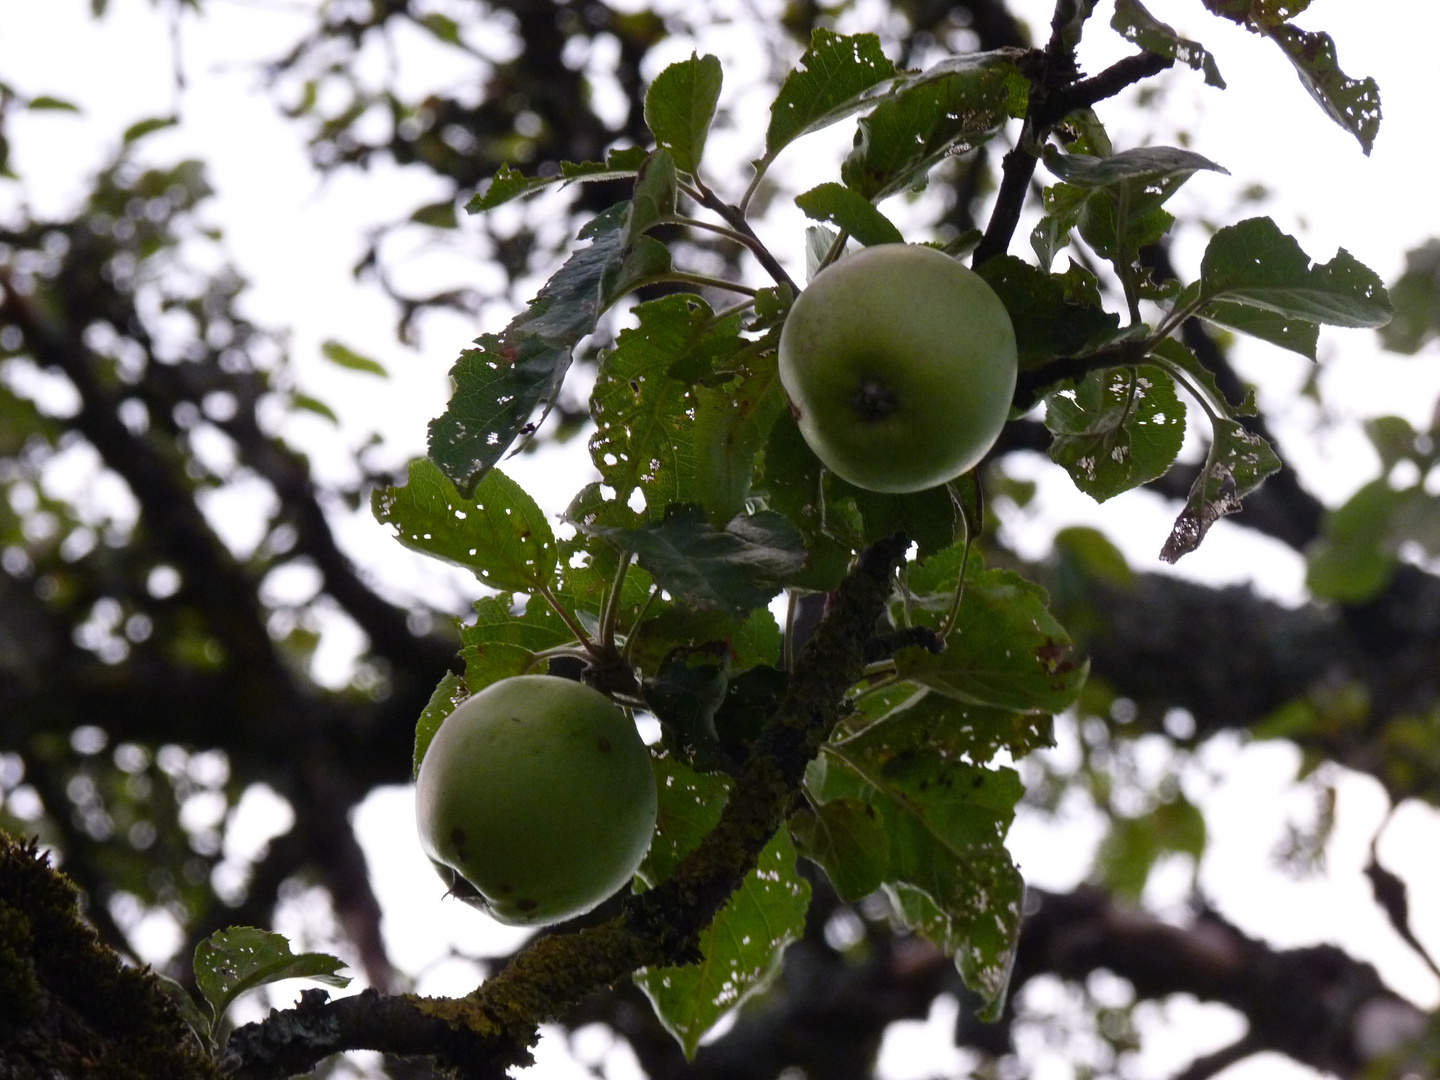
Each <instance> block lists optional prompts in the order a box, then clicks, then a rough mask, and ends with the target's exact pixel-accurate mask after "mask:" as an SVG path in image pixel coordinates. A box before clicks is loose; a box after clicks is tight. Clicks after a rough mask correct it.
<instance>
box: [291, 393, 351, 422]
mask: <svg viewBox="0 0 1440 1080" xmlns="http://www.w3.org/2000/svg"><path fill="white" fill-rule="evenodd" d="M290 404H291V405H292V406H293V407H295V408H297V409H303V410H304V411H305V412H308V413H314V414H315V415H316V416H318V417H320V418H322V419H324V420H329V421H330V422H331V423H332V424H335V425H336V426H339V424H340V417H338V416H336V415H335V410H334V409H332V408H330V406H329V405H326V404H325V403H324V402H323V401H321V400H320V399H319V398H316V397H311V396H310V395H309V394H301V393H297V392H292V393H291V394H290Z"/></svg>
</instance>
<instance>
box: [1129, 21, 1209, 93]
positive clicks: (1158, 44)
mask: <svg viewBox="0 0 1440 1080" xmlns="http://www.w3.org/2000/svg"><path fill="white" fill-rule="evenodd" d="M1110 26H1111V27H1112V28H1113V29H1114V30H1115V31H1116V32H1117V33H1119V35H1120V36H1121V37H1123V38H1124V39H1125V40H1126V41H1131V42H1134V43H1135V44H1136V45H1138V46H1140V48H1142V49H1144V50H1145V51H1146V52H1152V53H1154V54H1155V55H1157V56H1168V57H1169V58H1170V59H1172V60H1178V61H1179V62H1180V63H1182V64H1189V65H1190V67H1192V68H1194V69H1195V70H1197V71H1204V72H1205V81H1206V82H1207V83H1208V84H1209V85H1211V86H1215V87H1218V88H1219V89H1221V90H1223V89H1225V80H1224V79H1222V78H1221V77H1220V68H1219V67H1218V66H1216V64H1215V58H1214V57H1213V56H1211V55H1210V53H1209V52H1207V51H1206V49H1205V47H1204V46H1203V45H1200V44H1199V43H1197V42H1194V41H1191V40H1190V39H1189V38H1183V37H1181V36H1180V35H1179V34H1177V33H1176V32H1175V30H1174V28H1173V27H1171V26H1169V25H1167V24H1166V23H1163V22H1161V21H1160V20H1159V19H1157V18H1155V16H1153V15H1151V14H1150V12H1148V11H1147V10H1145V7H1144V5H1143V4H1141V3H1140V0H1116V2H1115V14H1114V16H1112V17H1111V19H1110Z"/></svg>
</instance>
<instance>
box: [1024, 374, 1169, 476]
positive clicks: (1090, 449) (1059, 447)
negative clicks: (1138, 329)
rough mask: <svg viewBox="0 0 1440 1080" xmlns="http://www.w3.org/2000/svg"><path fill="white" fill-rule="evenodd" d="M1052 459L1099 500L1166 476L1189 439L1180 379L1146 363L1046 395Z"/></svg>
mask: <svg viewBox="0 0 1440 1080" xmlns="http://www.w3.org/2000/svg"><path fill="white" fill-rule="evenodd" d="M1045 426H1046V427H1047V428H1049V429H1050V432H1051V433H1052V434H1053V435H1054V436H1055V438H1054V440H1053V441H1052V442H1051V444H1050V458H1051V460H1053V461H1054V462H1055V463H1056V464H1058V465H1061V466H1063V467H1064V468H1065V470H1066V471H1067V472H1068V473H1069V474H1070V478H1071V479H1072V480H1074V481H1075V486H1076V487H1078V488H1079V489H1080V490H1081V491H1083V492H1085V494H1087V495H1089V496H1090V497H1091V498H1092V499H1094V500H1096V501H1097V502H1104V501H1105V500H1106V499H1109V498H1112V497H1113V496H1115V495H1119V494H1120V493H1121V492H1123V491H1129V490H1130V489H1131V488H1136V487H1139V486H1140V485H1141V484H1144V483H1148V482H1149V481H1151V480H1154V479H1155V478H1156V477H1158V476H1163V475H1164V474H1165V473H1166V472H1167V471H1168V470H1169V468H1170V466H1171V465H1172V464H1173V463H1174V461H1175V458H1176V455H1178V454H1179V453H1180V445H1181V443H1182V442H1183V441H1184V439H1185V405H1184V403H1183V402H1181V401H1180V399H1179V398H1178V397H1177V396H1176V393H1175V382H1174V380H1173V379H1171V378H1170V376H1169V375H1167V374H1166V373H1165V372H1164V371H1163V370H1161V369H1160V368H1158V367H1155V366H1153V365H1150V364H1147V365H1144V366H1143V367H1137V368H1110V369H1107V370H1105V371H1092V372H1091V373H1090V374H1089V375H1087V376H1086V377H1085V378H1084V379H1083V380H1081V382H1080V383H1079V385H1077V386H1076V387H1075V388H1074V389H1073V390H1060V391H1057V392H1056V393H1053V394H1051V395H1049V396H1048V397H1047V398H1046V399H1045Z"/></svg>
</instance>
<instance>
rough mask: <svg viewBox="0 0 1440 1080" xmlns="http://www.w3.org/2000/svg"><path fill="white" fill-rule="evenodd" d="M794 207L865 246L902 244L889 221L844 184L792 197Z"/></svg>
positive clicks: (827, 185)
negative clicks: (846, 233)
mask: <svg viewBox="0 0 1440 1080" xmlns="http://www.w3.org/2000/svg"><path fill="white" fill-rule="evenodd" d="M795 205H796V206H798V207H800V209H801V210H803V211H804V212H805V216H806V217H808V218H810V219H811V220H813V221H828V222H830V223H831V224H832V225H837V226H839V227H840V228H842V229H844V230H845V231H846V232H848V233H849V234H850V235H851V236H853V237H855V239H856V240H859V241H860V243H862V244H865V245H866V246H869V245H871V244H903V243H904V242H905V237H904V236H903V235H901V233H900V230H899V229H897V228H896V227H895V225H894V223H893V222H891V220H890V219H889V218H887V217H886V216H885V215H884V214H882V213H880V211H879V210H877V209H875V206H874V205H873V204H872V203H871V202H870V200H869V199H866V198H865V197H864V196H862V195H860V194H859V193H858V192H855V191H852V190H850V189H849V188H847V187H846V186H845V185H844V184H837V183H834V182H833V181H832V182H830V183H827V184H821V185H820V186H819V187H815V188H811V189H810V190H809V191H807V192H805V193H804V194H802V195H797V196H795Z"/></svg>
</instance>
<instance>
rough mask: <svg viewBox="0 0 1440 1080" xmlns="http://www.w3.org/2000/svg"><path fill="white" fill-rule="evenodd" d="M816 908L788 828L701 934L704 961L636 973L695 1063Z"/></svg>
mask: <svg viewBox="0 0 1440 1080" xmlns="http://www.w3.org/2000/svg"><path fill="white" fill-rule="evenodd" d="M809 906H810V885H809V883H808V882H807V881H805V879H804V878H802V877H801V876H800V874H799V872H798V871H797V870H796V867H795V846H794V844H793V843H792V842H791V840H790V833H789V832H788V830H786V829H783V828H782V829H780V830H779V831H778V832H777V833H776V834H775V835H774V837H772V838H771V840H770V842H769V843H768V844H766V845H765V848H764V850H763V851H761V852H760V858H759V861H758V862H757V863H756V866H755V868H754V869H753V870H751V871H750V873H749V874H747V875H746V876H745V881H744V883H743V884H742V885H741V886H740V888H739V889H738V890H737V891H736V892H735V893H734V895H732V896H731V897H730V899H729V900H728V901H727V902H726V904H725V906H724V907H723V908H721V910H720V913H719V914H718V915H717V916H716V917H715V921H714V922H712V923H711V924H710V926H709V927H707V928H706V930H705V932H704V933H703V934H701V936H700V954H701V959H700V961H699V963H695V964H686V965H685V966H683V967H664V968H645V969H642V970H641V971H639V972H637V973H636V974H635V982H636V983H637V984H638V985H639V987H640V989H642V990H643V991H644V992H645V996H646V997H648V998H649V999H650V1003H651V1005H653V1006H654V1008H655V1015H656V1016H657V1017H659V1018H660V1022H661V1023H662V1024H664V1025H665V1029H666V1030H667V1031H669V1032H670V1034H671V1035H673V1036H674V1037H675V1040H676V1041H677V1042H678V1043H679V1044H680V1046H681V1047H682V1048H683V1049H684V1051H685V1056H686V1057H687V1058H693V1057H694V1056H695V1051H696V1049H697V1048H698V1047H699V1045H700V1039H701V1037H702V1036H703V1035H704V1034H705V1033H706V1032H707V1031H709V1030H710V1029H711V1028H712V1027H714V1026H715V1024H717V1023H718V1022H719V1021H720V1019H721V1018H722V1017H724V1016H725V1015H726V1014H727V1013H729V1012H730V1011H732V1010H733V1009H735V1008H736V1007H737V1006H739V1005H740V1004H741V1003H742V1002H744V1000H745V999H746V998H747V997H749V996H750V995H751V994H753V993H755V992H756V991H758V990H761V989H763V988H764V987H765V986H766V984H768V983H769V982H770V980H771V979H772V978H774V976H775V975H776V974H777V973H778V972H779V970H780V960H781V957H782V956H783V955H784V951H785V946H787V945H789V944H790V942H792V941H796V940H798V939H799V938H800V936H801V935H802V934H803V933H804V931H805V912H806V910H807V909H808V908H809Z"/></svg>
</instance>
